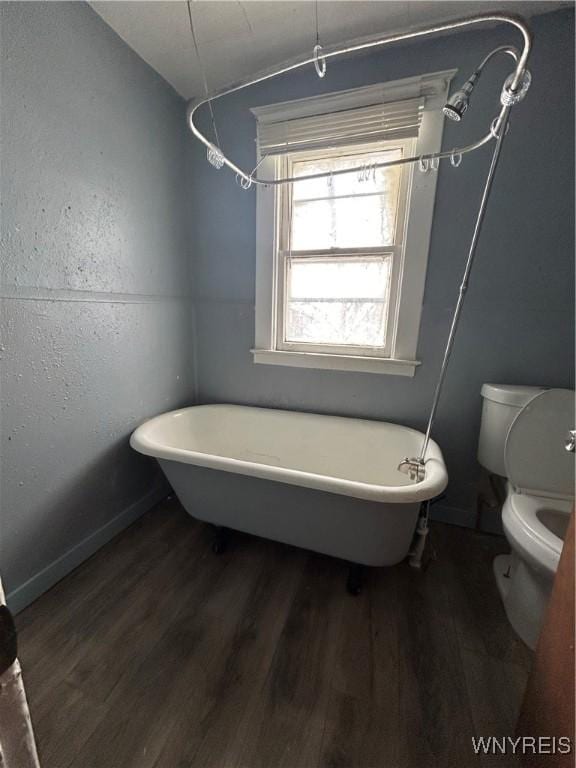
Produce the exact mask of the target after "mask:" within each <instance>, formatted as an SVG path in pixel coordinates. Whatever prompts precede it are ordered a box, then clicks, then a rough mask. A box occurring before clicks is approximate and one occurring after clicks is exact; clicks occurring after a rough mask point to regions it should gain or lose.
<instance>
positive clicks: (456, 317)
mask: <svg viewBox="0 0 576 768" xmlns="http://www.w3.org/2000/svg"><path fill="white" fill-rule="evenodd" d="M510 109H511V108H510V107H504V109H503V110H502V113H501V115H500V120H499V127H498V136H497V138H496V144H495V146H494V152H493V154H492V161H491V163H490V168H489V170H488V175H487V177H486V183H485V184H484V191H483V192H482V199H481V201H480V208H479V209H478V215H477V217H476V223H475V225H474V232H473V234H472V240H471V241H470V248H469V250H468V258H467V259H466V266H465V267H464V274H463V276H462V282H461V284H460V290H459V293H458V301H457V302H456V307H455V308H454V314H453V315H452V323H451V325H450V332H449V334H448V339H447V341H446V347H445V349H444V358H443V360H442V366H441V368H440V374H439V375H438V380H437V382H436V389H435V391H434V399H433V400H432V406H431V408H430V416H429V418H428V426H427V427H426V435H425V437H424V442H423V444H422V450H421V451H420V455H419V456H418V459H417V462H418V463H419V464H420V465H424V464H425V461H426V459H425V457H426V450H427V448H428V443H429V442H430V434H431V432H432V427H433V426H434V420H435V418H436V411H437V409H438V403H439V401H440V395H441V394H442V386H443V384H444V379H445V377H446V371H447V370H448V364H449V362H450V357H451V355H452V347H453V346H454V338H455V336H456V329H457V328H458V322H459V321H460V315H461V313H462V307H463V305H464V297H465V295H466V291H467V289H468V280H469V278H470V272H471V271H472V265H473V263H474V256H475V255H476V248H477V246H478V239H479V237H480V231H481V229H482V224H483V222H484V217H485V215H486V207H487V204H488V198H489V197H490V190H491V189H492V183H493V181H494V175H495V173H496V168H497V167H498V161H499V160H500V152H501V150H502V144H503V142H504V138H505V135H506V131H507V130H508V121H509V118H510Z"/></svg>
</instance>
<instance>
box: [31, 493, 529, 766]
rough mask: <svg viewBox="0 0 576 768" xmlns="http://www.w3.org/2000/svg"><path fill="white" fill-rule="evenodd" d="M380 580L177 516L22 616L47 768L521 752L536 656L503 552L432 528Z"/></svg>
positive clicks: (435, 760) (359, 762)
mask: <svg viewBox="0 0 576 768" xmlns="http://www.w3.org/2000/svg"><path fill="white" fill-rule="evenodd" d="M431 549H432V551H433V553H434V555H435V557H434V559H433V560H432V561H431V563H430V565H429V567H428V568H427V570H426V571H425V572H423V573H418V572H415V571H413V570H411V569H410V568H409V567H408V566H407V565H406V564H402V565H399V566H397V567H395V568H390V569H380V570H372V571H371V572H370V573H369V576H368V581H367V584H366V586H365V588H364V590H363V592H362V594H361V595H360V596H359V597H356V598H354V597H351V596H350V595H348V593H347V592H346V590H345V578H346V566H345V564H344V563H341V562H339V561H337V560H334V559H331V558H328V557H322V556H320V555H315V554H312V553H309V552H304V551H302V550H298V549H293V548H291V547H287V546H283V545H280V544H274V543H272V542H267V541H263V540H261V539H257V538H253V537H250V536H243V535H240V534H235V535H234V536H233V538H232V540H231V542H230V547H229V549H228V550H227V551H226V552H225V553H224V554H222V555H220V556H216V555H214V554H213V553H212V551H211V532H210V530H209V529H208V527H207V526H204V525H202V524H200V523H198V522H196V521H194V520H193V519H191V518H190V517H189V516H188V515H186V513H185V512H184V511H183V510H182V508H181V507H180V505H179V504H178V502H177V501H176V500H175V499H170V500H167V501H165V502H162V503H161V504H160V505H159V506H158V507H156V508H155V509H154V510H152V511H151V512H150V513H149V514H148V515H146V516H145V517H143V518H142V519H141V520H139V521H138V522H137V523H135V524H134V525H133V526H131V527H130V528H129V529H128V530H127V531H125V532H124V533H123V534H121V535H120V536H119V537H117V538H116V539H115V540H114V541H112V542H111V543H110V544H108V545H107V546H106V547H104V548H103V549H102V550H100V551H99V552H98V553H97V554H96V555H95V556H94V557H92V558H91V559H90V560H88V561H87V562H86V563H84V564H83V565H82V566H81V567H80V568H78V569H77V570H76V571H75V572H74V573H72V574H71V575H70V576H68V577H67V578H66V579H64V580H63V581H61V582H60V583H59V584H57V585H56V586H55V587H54V588H53V589H52V590H50V591H49V592H48V593H47V594H46V595H44V596H43V597H41V598H40V599H39V600H38V601H37V602H36V603H34V604H33V605H32V606H30V607H29V608H28V609H26V610H25V611H24V612H23V613H21V614H20V615H19V616H18V617H17V624H18V627H19V632H20V659H21V662H22V666H23V669H24V676H25V682H26V687H27V691H28V696H29V700H30V708H31V712H32V718H33V721H34V725H35V729H36V735H37V739H38V744H39V751H40V756H41V761H42V766H43V768H196V767H198V768H451V767H452V766H454V768H467V766H471V767H472V766H483V765H491V766H493V765H500V766H509V765H512V764H513V763H512V762H511V759H510V758H509V757H505V756H504V757H499V758H494V757H492V758H488V757H486V756H484V757H479V756H476V755H475V754H474V752H473V749H472V743H471V737H472V736H473V735H501V736H502V735H513V731H514V723H515V719H516V716H517V712H518V708H519V706H520V701H521V697H522V693H523V689H524V686H525V683H526V679H527V675H528V671H529V668H530V664H531V654H530V652H529V651H528V650H527V649H526V648H525V647H524V646H523V645H522V643H521V642H520V641H519V640H517V639H516V637H515V635H514V633H513V632H512V630H511V628H510V627H509V625H508V622H507V620H506V617H505V615H504V612H503V610H502V607H501V605H500V601H499V598H498V595H497V592H496V587H495V584H494V580H493V576H492V565H491V563H492V559H493V557H494V556H495V555H496V554H498V553H499V552H501V551H506V542H505V541H504V540H503V539H500V538H498V537H492V536H487V535H482V534H477V533H474V532H472V531H467V530H464V529H460V528H455V527H451V526H444V525H439V524H437V525H435V526H434V527H433V530H432V534H431Z"/></svg>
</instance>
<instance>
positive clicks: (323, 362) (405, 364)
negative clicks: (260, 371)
mask: <svg viewBox="0 0 576 768" xmlns="http://www.w3.org/2000/svg"><path fill="white" fill-rule="evenodd" d="M252 356H253V358H254V362H255V363H262V364H264V365H288V366H291V367H294V368H317V369H321V370H330V371H355V372H356V373H387V374H389V375H392V376H414V372H415V370H416V368H417V366H419V365H420V362H419V361H418V360H395V359H391V358H388V357H386V358H384V357H361V356H353V355H328V354H321V353H319V352H285V351H281V350H277V349H253V350H252Z"/></svg>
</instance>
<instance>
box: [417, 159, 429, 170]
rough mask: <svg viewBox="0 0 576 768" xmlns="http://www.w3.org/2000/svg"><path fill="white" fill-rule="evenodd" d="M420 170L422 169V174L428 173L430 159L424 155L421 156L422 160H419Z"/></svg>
mask: <svg viewBox="0 0 576 768" xmlns="http://www.w3.org/2000/svg"><path fill="white" fill-rule="evenodd" d="M418 168H419V169H420V171H421V173H428V158H425V157H424V155H420V160H418Z"/></svg>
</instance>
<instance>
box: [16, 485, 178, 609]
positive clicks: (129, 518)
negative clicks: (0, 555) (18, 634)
mask: <svg viewBox="0 0 576 768" xmlns="http://www.w3.org/2000/svg"><path fill="white" fill-rule="evenodd" d="M168 493H169V487H168V486H167V485H166V484H165V483H161V485H159V486H156V487H155V488H153V489H152V490H151V491H149V492H148V493H147V494H145V495H144V496H142V497H141V498H140V499H138V500H137V501H135V502H134V503H133V504H130V506H129V507H127V508H126V509H125V510H124V511H122V512H120V514H119V515H116V517H115V518H113V519H112V520H110V521H109V522H108V523H106V525H103V526H102V528H99V529H98V530H97V531H94V532H93V533H91V534H90V535H89V536H87V537H86V538H85V539H83V540H82V541H81V542H79V543H78V544H76V545H75V546H74V547H72V549H69V550H68V552H65V553H64V554H63V555H61V556H60V557H59V558H58V559H56V560H54V561H53V562H52V563H50V565H47V566H46V568H43V569H42V570H41V571H39V572H38V573H36V574H35V575H34V576H32V577H31V578H30V579H28V580H27V581H25V582H24V583H23V584H21V585H20V586H19V587H16V589H13V590H12V592H9V593H8V595H7V596H6V602H7V604H8V606H9V608H10V610H11V611H12V613H14V614H16V613H18V612H19V611H21V610H23V609H24V608H26V606H27V605H30V603H32V602H34V600H36V599H37V598H38V597H40V595H42V594H43V593H44V592H47V591H48V590H49V589H50V587H53V586H54V584H56V583H57V582H58V581H60V580H61V579H63V578H64V576H67V575H68V574H69V573H70V571H73V570H74V568H77V567H78V566H79V565H80V564H81V563H83V562H84V560H87V559H88V558H89V557H90V556H91V555H93V554H94V553H95V552H97V551H98V550H99V549H100V548H101V547H103V546H104V544H107V543H108V542H109V541H110V539H113V538H114V536H116V535H117V534H119V533H120V532H121V531H123V530H124V529H125V528H127V527H128V526H129V525H131V524H132V523H133V522H134V521H135V520H137V519H138V518H139V517H141V516H142V515H143V514H144V513H145V512H148V510H149V509H150V508H151V507H153V506H154V504H157V503H158V502H159V501H161V499H163V498H164V497H165V496H166V495H167V494H168Z"/></svg>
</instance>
